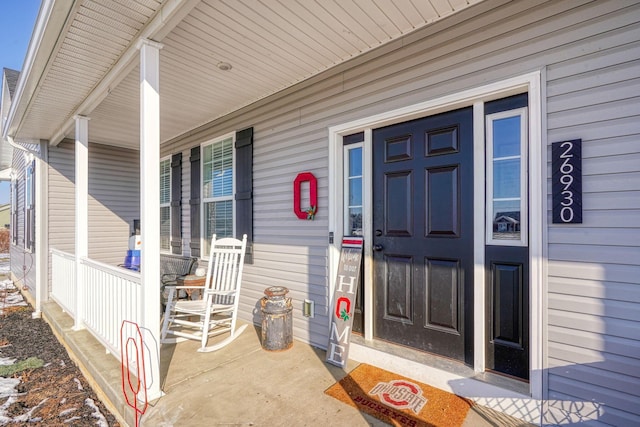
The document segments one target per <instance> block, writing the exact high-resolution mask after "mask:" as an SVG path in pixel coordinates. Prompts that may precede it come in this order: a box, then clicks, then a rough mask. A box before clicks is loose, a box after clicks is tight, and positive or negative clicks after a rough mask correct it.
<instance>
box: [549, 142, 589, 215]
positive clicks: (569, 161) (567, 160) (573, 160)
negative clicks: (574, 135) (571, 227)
mask: <svg viewBox="0 0 640 427" xmlns="http://www.w3.org/2000/svg"><path fill="white" fill-rule="evenodd" d="M551 170H552V173H551V191H552V194H553V209H552V210H553V223H554V224H582V140H581V139H573V140H570V141H560V142H554V143H553V144H552V145H551Z"/></svg>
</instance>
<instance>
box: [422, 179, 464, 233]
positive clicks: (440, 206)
mask: <svg viewBox="0 0 640 427" xmlns="http://www.w3.org/2000/svg"><path fill="white" fill-rule="evenodd" d="M426 176H427V184H426V188H427V206H426V208H425V214H426V215H427V219H426V221H427V236H436V235H442V236H444V235H448V236H457V235H458V234H459V232H460V229H459V228H460V221H459V215H460V212H459V207H458V198H459V197H460V195H459V194H458V192H459V190H460V185H459V178H458V167H456V166H449V167H445V168H431V169H427V175H426Z"/></svg>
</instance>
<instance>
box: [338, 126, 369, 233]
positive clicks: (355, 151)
mask: <svg viewBox="0 0 640 427" xmlns="http://www.w3.org/2000/svg"><path fill="white" fill-rule="evenodd" d="M363 140H364V134H363V133H362V132H360V133H358V134H354V135H349V136H345V137H344V139H343V141H344V144H345V146H344V186H345V188H344V206H345V209H344V234H345V236H362V234H363V233H362V206H363V205H362V142H363Z"/></svg>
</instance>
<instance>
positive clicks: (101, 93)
mask: <svg viewBox="0 0 640 427" xmlns="http://www.w3.org/2000/svg"><path fill="white" fill-rule="evenodd" d="M198 3H200V0H168V1H166V2H165V3H163V5H162V7H161V8H160V10H158V11H157V12H156V14H155V15H154V17H153V18H152V19H151V21H150V22H149V24H147V26H146V27H144V29H143V30H142V32H141V33H140V34H139V35H138V36H137V37H136V39H135V40H134V41H133V43H131V44H130V45H129V47H128V48H127V49H126V50H125V51H124V53H123V54H122V55H121V56H120V58H119V59H118V61H117V62H116V63H115V64H114V65H113V67H111V69H110V70H109V71H108V72H107V74H106V75H105V76H104V78H103V79H102V80H101V81H100V83H98V85H96V87H95V88H94V89H93V90H92V91H91V93H90V94H89V95H88V96H87V97H86V98H85V99H84V100H83V101H82V103H81V104H80V105H79V106H78V107H77V108H76V110H75V111H73V112H72V113H71V114H70V115H69V117H70V118H69V119H67V120H66V121H65V122H64V123H63V124H62V126H60V128H58V130H57V131H56V132H55V133H54V134H53V135H51V137H50V138H49V144H50V145H58V144H59V143H60V141H62V140H63V139H64V138H65V136H66V135H67V134H68V133H69V132H70V131H71V129H73V127H74V120H73V117H75V116H77V115H82V116H89V115H90V114H91V112H92V111H93V110H94V109H95V108H96V107H97V106H98V105H100V103H101V102H102V101H103V100H104V99H105V98H106V97H107V95H109V92H110V91H111V88H113V87H115V86H117V85H118V84H119V83H120V82H121V81H122V80H123V79H124V78H125V77H126V76H127V75H128V74H129V73H130V72H131V71H132V70H133V69H134V68H135V67H136V65H138V60H139V57H140V56H139V43H140V40H145V39H146V40H150V41H155V42H160V41H162V39H164V38H165V37H166V35H167V34H169V33H170V32H171V31H172V30H173V29H174V28H175V27H176V26H177V25H178V24H179V23H180V22H181V21H182V20H183V19H184V17H185V16H187V15H188V14H189V13H190V12H191V10H192V9H193V8H194V7H196V5H197V4H198Z"/></svg>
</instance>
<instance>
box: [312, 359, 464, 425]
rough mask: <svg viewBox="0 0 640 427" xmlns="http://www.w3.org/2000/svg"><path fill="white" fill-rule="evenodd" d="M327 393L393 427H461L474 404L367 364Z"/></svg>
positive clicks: (330, 388) (362, 365) (360, 366)
mask: <svg viewBox="0 0 640 427" xmlns="http://www.w3.org/2000/svg"><path fill="white" fill-rule="evenodd" d="M325 393H326V394H328V395H329V396H331V397H334V398H336V399H338V400H340V401H341V402H344V403H346V404H348V405H351V406H353V407H355V408H357V409H358V410H360V411H362V412H365V413H367V414H369V415H372V416H374V417H376V418H378V419H380V420H382V421H384V422H386V423H389V424H391V425H393V426H411V427H413V426H416V427H417V426H425V427H427V426H429V427H431V426H438V427H440V426H447V427H459V426H461V425H462V423H463V422H464V419H465V417H466V416H467V412H468V411H469V408H470V407H471V406H472V405H473V403H472V402H471V401H468V400H466V399H463V398H461V397H459V396H456V395H455V394H451V393H447V392H446V391H443V390H440V389H437V388H435V387H431V386H428V385H426V384H423V383H419V382H417V381H414V380H411V379H408V378H406V377H403V376H402V375H398V374H394V373H392V372H389V371H385V370H383V369H380V368H376V367H375V366H371V365H367V364H365V363H362V364H360V365H359V366H358V367H357V368H355V369H354V370H353V371H351V372H350V373H349V374H348V375H347V376H346V377H344V378H343V379H341V380H340V381H339V382H337V383H335V384H334V385H332V386H331V387H329V388H328V389H327V390H325Z"/></svg>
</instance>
